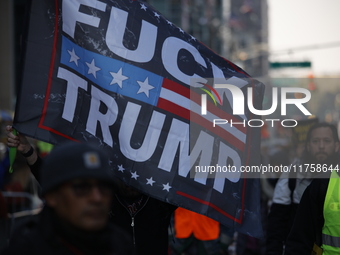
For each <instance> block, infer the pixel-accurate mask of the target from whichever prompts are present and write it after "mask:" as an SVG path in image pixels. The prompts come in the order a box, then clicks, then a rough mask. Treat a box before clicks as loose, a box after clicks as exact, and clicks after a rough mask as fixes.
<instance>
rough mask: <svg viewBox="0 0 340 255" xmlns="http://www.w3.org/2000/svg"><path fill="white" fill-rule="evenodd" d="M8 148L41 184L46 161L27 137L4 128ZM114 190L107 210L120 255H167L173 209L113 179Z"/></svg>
mask: <svg viewBox="0 0 340 255" xmlns="http://www.w3.org/2000/svg"><path fill="white" fill-rule="evenodd" d="M6 130H7V145H8V146H9V147H14V148H17V149H18V151H19V152H20V153H21V154H22V155H23V156H24V157H25V158H26V161H27V164H28V165H29V167H30V169H31V172H32V174H33V175H34V176H35V178H36V179H37V181H38V182H40V181H41V179H42V176H41V175H40V171H39V169H40V168H41V165H42V163H43V161H44V160H45V159H42V158H41V157H40V156H39V155H38V152H37V151H36V150H35V149H34V148H33V147H32V145H31V144H30V143H29V141H28V139H27V138H26V136H24V135H22V134H18V135H14V134H13V133H12V131H13V127H12V126H7V127H6ZM115 184H116V185H115V186H116V187H117V189H116V192H115V195H114V196H113V200H112V205H111V209H110V213H109V215H110V220H109V221H110V222H111V223H112V224H113V226H114V228H115V233H116V232H118V231H116V229H122V230H123V231H120V233H121V234H120V236H119V237H118V238H116V239H113V240H112V242H116V244H115V250H117V249H119V251H121V252H120V253H119V254H129V255H130V254H133V255H144V254H148V255H167V254H168V249H169V248H168V243H169V237H168V226H169V224H170V220H171V216H172V213H173V212H174V211H175V209H176V208H177V207H176V206H174V205H171V204H168V203H165V202H162V201H160V200H158V199H155V198H152V197H150V196H147V195H145V194H142V193H141V192H139V191H137V190H136V189H134V188H132V187H130V186H128V185H125V183H123V182H122V181H120V180H118V179H115Z"/></svg>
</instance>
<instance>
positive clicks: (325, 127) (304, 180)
mask: <svg viewBox="0 0 340 255" xmlns="http://www.w3.org/2000/svg"><path fill="white" fill-rule="evenodd" d="M338 152H339V137H338V132H337V129H336V127H335V126H334V125H332V124H330V123H317V124H315V125H313V126H312V127H311V128H310V129H309V130H308V133H307V137H306V143H305V149H304V153H303V156H302V158H301V159H299V160H298V161H296V162H294V163H293V164H292V167H291V168H290V172H289V173H283V174H282V175H281V177H280V179H279V180H278V182H277V184H276V186H275V190H274V196H273V204H272V206H271V208H270V212H269V215H268V228H267V240H266V255H282V254H283V251H284V247H285V244H286V239H287V236H288V234H289V231H290V229H291V226H292V222H293V220H294V217H295V214H296V210H297V207H298V204H299V203H300V199H301V197H302V194H303V193H304V191H305V189H306V187H307V186H308V185H309V184H310V183H311V181H312V175H313V173H312V172H311V171H310V170H311V167H313V166H314V168H316V167H317V166H325V167H327V168H328V167H331V166H332V165H333V166H334V165H336V164H337V162H338V159H339V158H338V155H339V154H338ZM314 175H315V174H314Z"/></svg>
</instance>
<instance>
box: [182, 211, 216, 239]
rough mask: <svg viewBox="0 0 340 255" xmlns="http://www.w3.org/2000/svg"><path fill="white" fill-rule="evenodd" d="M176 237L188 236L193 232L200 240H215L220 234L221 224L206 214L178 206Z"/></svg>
mask: <svg viewBox="0 0 340 255" xmlns="http://www.w3.org/2000/svg"><path fill="white" fill-rule="evenodd" d="M175 233H176V238H188V237H189V236H190V235H191V234H193V235H194V236H195V238H197V239H198V240H201V241H208V240H215V239H217V238H218V237H219V234H220V224H219V223H218V222H217V221H215V220H213V219H210V218H208V217H206V216H204V215H201V214H198V213H195V212H192V211H189V210H186V209H184V208H182V207H178V208H177V209H176V211H175Z"/></svg>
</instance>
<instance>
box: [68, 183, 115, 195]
mask: <svg viewBox="0 0 340 255" xmlns="http://www.w3.org/2000/svg"><path fill="white" fill-rule="evenodd" d="M94 188H97V189H98V190H99V192H100V193H101V194H102V195H103V196H108V195H110V194H112V191H113V189H112V184H109V183H107V182H103V181H74V182H72V183H71V189H72V191H73V192H74V194H75V195H76V196H78V197H84V196H88V195H90V194H91V192H92V191H93V189H94Z"/></svg>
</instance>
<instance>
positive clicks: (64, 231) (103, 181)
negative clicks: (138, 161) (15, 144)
mask: <svg viewBox="0 0 340 255" xmlns="http://www.w3.org/2000/svg"><path fill="white" fill-rule="evenodd" d="M26 153H27V152H26ZM109 171H110V167H109V159H108V157H107V156H106V155H105V154H104V153H103V152H102V151H100V150H99V149H98V148H96V147H95V146H93V145H91V144H88V143H74V142H72V143H65V144H62V145H60V146H57V147H56V148H55V149H54V150H53V151H52V152H51V153H50V154H49V155H48V156H47V157H46V159H45V160H44V162H43V165H42V167H41V173H40V177H41V180H40V184H41V188H42V196H43V198H44V200H45V205H44V207H43V209H42V211H41V212H40V213H39V214H38V215H35V216H31V217H30V218H29V219H28V220H27V221H25V222H24V223H22V224H21V225H20V226H17V227H16V229H15V230H14V232H13V234H12V236H11V238H10V241H9V245H8V247H7V248H6V249H5V251H4V252H3V253H2V254H3V255H7V254H8V255H19V254H20V255H21V254H26V255H30V254H32V255H33V254H50V255H53V254H58V255H60V254H63V255H64V254H65V255H68V254H70V255H71V254H84V255H92V254H93V255H94V254H103V255H105V254H107V255H111V254H112V255H113V254H121V255H123V254H127V253H125V252H121V251H119V250H118V249H117V246H116V245H115V244H117V243H118V240H117V239H119V242H124V241H123V240H124V239H123V237H124V231H123V230H121V229H119V228H113V226H112V225H111V224H110V223H109V221H108V219H109V209H110V206H111V201H112V197H113V192H114V181H113V179H112V178H111V176H110V174H109ZM115 240H117V241H115Z"/></svg>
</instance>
